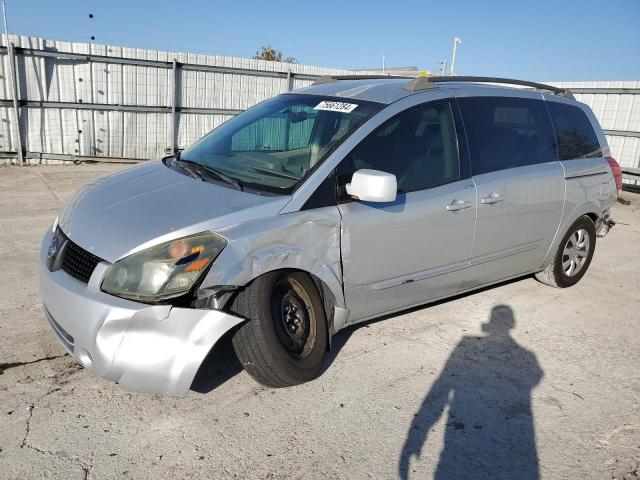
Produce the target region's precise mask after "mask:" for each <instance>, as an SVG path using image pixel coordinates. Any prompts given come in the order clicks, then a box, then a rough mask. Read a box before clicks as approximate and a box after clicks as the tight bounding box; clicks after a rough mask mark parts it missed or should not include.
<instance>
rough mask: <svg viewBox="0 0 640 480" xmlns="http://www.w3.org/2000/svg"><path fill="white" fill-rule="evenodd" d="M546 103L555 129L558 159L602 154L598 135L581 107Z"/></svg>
mask: <svg viewBox="0 0 640 480" xmlns="http://www.w3.org/2000/svg"><path fill="white" fill-rule="evenodd" d="M547 105H548V106H549V113H551V120H552V121H553V127H554V128H555V130H556V138H557V141H558V153H559V154H560V160H572V159H574V158H590V157H600V156H602V149H601V148H600V142H599V141H598V136H597V135H596V132H595V130H594V129H593V126H592V125H591V122H590V121H589V118H588V117H587V115H586V113H584V111H583V110H582V109H581V108H578V107H574V106H573V105H565V104H563V103H556V102H547Z"/></svg>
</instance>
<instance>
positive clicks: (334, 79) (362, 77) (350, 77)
mask: <svg viewBox="0 0 640 480" xmlns="http://www.w3.org/2000/svg"><path fill="white" fill-rule="evenodd" d="M390 78H391V79H393V78H395V79H397V78H405V79H407V80H410V79H412V78H414V77H407V76H404V75H328V76H326V77H320V78H319V79H317V80H316V81H315V82H313V84H314V85H321V84H323V83H333V82H337V81H338V80H384V79H390Z"/></svg>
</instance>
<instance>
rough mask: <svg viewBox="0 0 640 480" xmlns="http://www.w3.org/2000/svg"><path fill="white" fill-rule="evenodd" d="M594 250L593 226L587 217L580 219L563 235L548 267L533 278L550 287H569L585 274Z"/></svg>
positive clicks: (594, 229)
mask: <svg viewBox="0 0 640 480" xmlns="http://www.w3.org/2000/svg"><path fill="white" fill-rule="evenodd" d="M595 248H596V228H595V225H594V224H593V221H592V220H591V219H590V218H589V217H587V216H583V217H580V218H579V219H578V220H576V221H575V222H574V223H573V225H571V227H569V229H568V230H567V232H566V233H565V235H564V237H563V238H562V240H561V241H560V243H559V244H558V247H557V249H556V251H555V254H554V256H553V259H552V260H551V262H550V263H549V265H547V267H546V268H545V269H544V270H543V271H541V272H538V273H536V275H535V277H536V278H537V279H538V280H539V281H540V282H542V283H546V284H547V285H551V286H552V287H558V288H566V287H571V286H573V285H575V284H576V283H578V282H579V281H580V279H581V278H582V277H583V276H584V274H585V273H586V271H587V269H588V268H589V265H590V264H591V259H592V258H593V252H594V250H595Z"/></svg>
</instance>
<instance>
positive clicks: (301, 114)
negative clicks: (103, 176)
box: [181, 94, 382, 194]
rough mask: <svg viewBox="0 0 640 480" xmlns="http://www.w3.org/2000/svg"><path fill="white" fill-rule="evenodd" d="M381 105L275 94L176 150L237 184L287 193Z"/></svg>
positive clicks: (191, 160)
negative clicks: (183, 149)
mask: <svg viewBox="0 0 640 480" xmlns="http://www.w3.org/2000/svg"><path fill="white" fill-rule="evenodd" d="M380 108H382V105H381V104H378V103H373V102H364V101H361V100H351V99H341V98H335V97H322V96H316V95H295V94H294V95H289V94H287V95H279V96H277V97H275V98H272V99H270V100H267V101H265V102H262V103H260V104H258V105H256V106H255V107H253V108H250V109H249V110H246V111H245V112H242V113H240V114H239V115H237V116H235V117H233V118H232V119H231V120H229V121H227V122H225V123H223V124H222V125H220V126H219V127H218V128H216V129H215V130H213V131H212V132H210V133H209V134H207V135H206V136H204V137H203V138H201V139H200V140H199V141H198V142H196V143H195V144H194V145H192V146H191V147H190V148H188V149H187V150H185V151H184V152H182V155H181V159H182V160H186V161H189V162H195V163H199V164H201V165H203V166H205V167H208V168H210V169H214V170H215V171H217V172H220V173H221V174H223V175H226V176H227V177H229V178H231V179H233V180H236V181H237V182H238V183H239V184H241V185H243V186H245V185H246V186H250V187H252V188H254V189H259V190H266V191H269V192H276V193H282V194H287V193H291V192H292V191H293V190H294V189H295V187H296V186H297V184H298V183H299V182H300V181H301V180H302V179H303V178H304V177H305V176H306V175H307V174H308V173H309V172H310V171H311V170H312V169H313V168H314V167H315V166H316V165H318V164H319V163H320V162H322V160H324V158H326V157H327V156H328V155H329V153H331V152H332V151H333V150H334V149H335V148H336V147H337V146H338V145H339V144H340V143H342V142H343V141H344V140H345V139H346V138H347V137H348V136H349V135H351V133H353V131H354V130H356V129H357V128H358V127H359V126H360V125H361V124H362V123H363V122H364V121H365V120H366V119H368V118H369V117H371V116H372V115H373V114H374V113H375V112H377V111H378V110H380Z"/></svg>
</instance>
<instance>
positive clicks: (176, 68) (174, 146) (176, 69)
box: [169, 58, 180, 155]
mask: <svg viewBox="0 0 640 480" xmlns="http://www.w3.org/2000/svg"><path fill="white" fill-rule="evenodd" d="M172 72H173V76H172V77H171V129H170V131H171V133H170V135H171V139H170V144H169V145H170V147H171V153H173V154H174V155H175V153H176V152H177V151H178V141H177V139H176V134H177V128H176V121H177V120H178V119H177V117H176V109H177V107H178V88H179V85H178V83H179V80H180V79H179V77H178V75H180V64H179V63H178V61H177V60H176V59H175V58H174V59H173V62H172Z"/></svg>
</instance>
